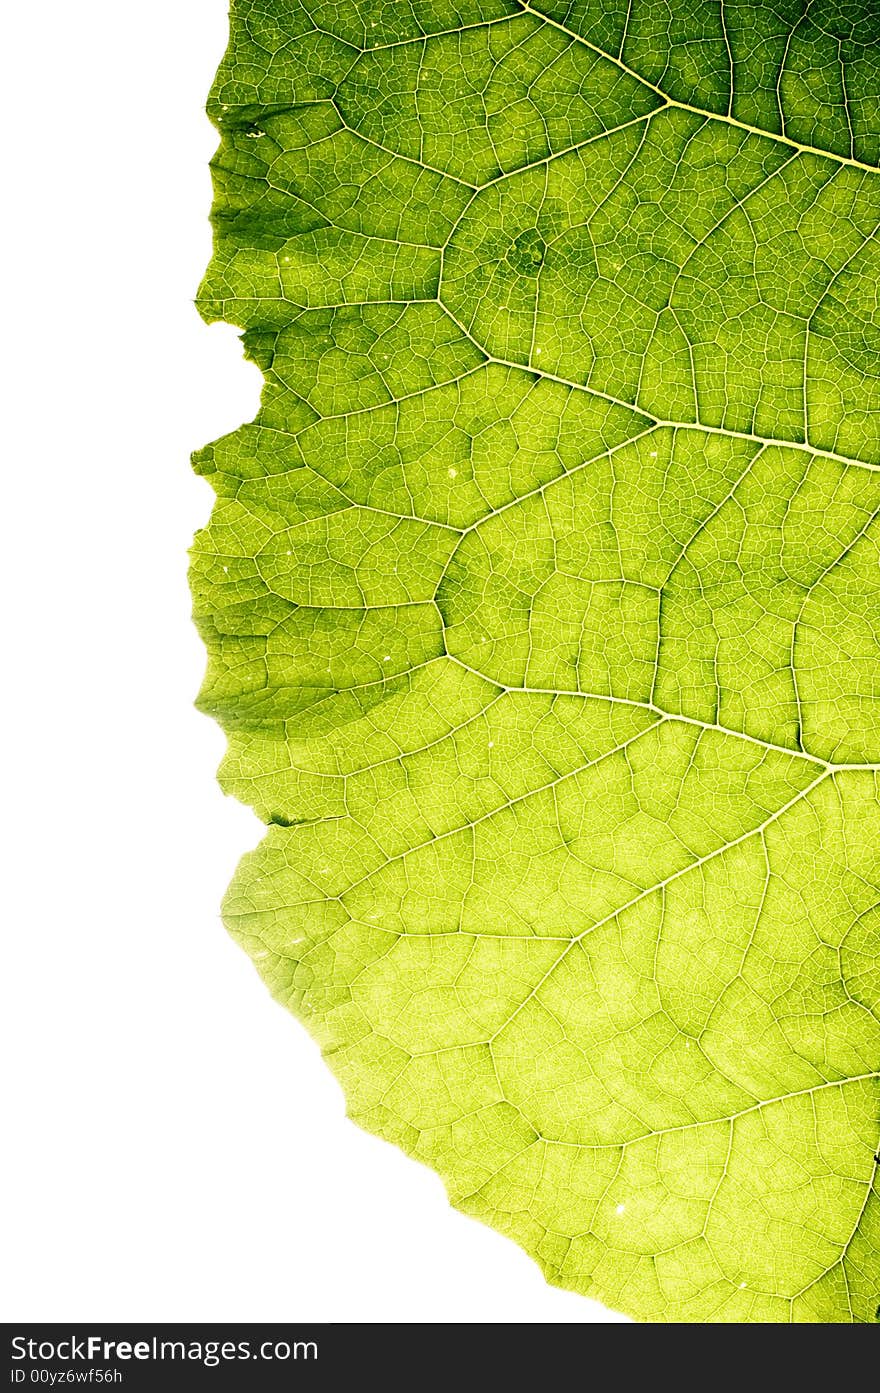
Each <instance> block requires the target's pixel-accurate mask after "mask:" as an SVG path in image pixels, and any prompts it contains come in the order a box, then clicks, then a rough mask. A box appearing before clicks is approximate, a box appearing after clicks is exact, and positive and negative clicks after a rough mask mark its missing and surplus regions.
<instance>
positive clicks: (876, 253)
mask: <svg viewBox="0 0 880 1393" xmlns="http://www.w3.org/2000/svg"><path fill="white" fill-rule="evenodd" d="M878 40H880V11H878V10H877V7H876V5H874V4H872V3H865V2H864V0H863V2H862V3H860V0H811V3H809V4H807V3H802V0H776V3H774V4H773V5H772V6H767V5H764V4H758V3H757V0H723V3H721V0H684V3H681V4H677V5H671V4H668V3H666V0H571V3H566V0H560V2H559V3H551V2H550V0H545V3H543V4H541V5H537V4H536V5H534V6H532V5H525V4H519V3H515V2H514V0H395V2H394V3H391V2H390V0H369V2H368V0H336V2H335V3H334V2H333V0H302V3H300V0H233V6H232V32H231V42H230V47H229V51H228V53H227V55H226V58H225V59H224V62H223V65H222V67H221V70H220V73H219V75H218V78H217V81H216V85H215V88H214V92H213V95H212V97H211V105H210V110H211V114H212V116H213V118H214V120H215V121H216V123H217V124H218V126H219V128H220V130H221V132H222V144H221V147H220V150H219V153H218V155H217V157H216V160H215V163H214V172H215V178H216V190H217V192H216V203H215V214H214V215H215V227H216V241H215V254H214V258H213V261H212V263H211V266H210V269H209V271H208V274H207V278H206V280H205V282H204V285H203V287H202V290H201V296H200V306H201V309H202V312H203V314H204V315H205V316H206V317H207V318H209V319H218V318H222V319H225V320H228V321H231V322H232V323H234V324H237V325H240V326H242V327H243V328H244V330H245V344H246V347H247V350H248V352H249V354H250V355H251V356H252V357H253V358H254V359H255V360H256V362H258V363H259V365H260V366H261V368H262V370H263V372H264V374H265V380H266V387H265V393H264V398H263V403H262V407H261V410H260V413H259V416H258V417H257V419H256V421H255V422H254V423H253V424H251V425H247V426H244V427H242V429H241V430H239V431H236V432H235V433H234V434H232V435H230V436H227V437H225V438H224V439H222V440H219V441H217V442H216V443H215V444H213V445H211V446H209V447H208V448H206V449H205V450H203V451H202V452H201V453H200V454H199V455H198V456H197V468H198V470H199V471H200V472H201V473H202V474H204V475H205V476H206V477H207V478H208V479H209V480H210V481H211V483H212V484H213V486H214V487H215V489H216V492H217V505H216V509H215V511H214V515H213V518H212V520H211V524H210V526H209V527H208V528H207V530H206V531H204V532H203V533H201V534H200V535H199V537H198V538H197V541H196V545H195V550H194V561H193V590H194V595H195V601H196V613H197V618H198V622H199V624H200V627H201V630H202V633H203V634H204V636H205V640H206V642H207V645H208V648H209V651H210V667H209V672H208V676H207V679H206V682H205V686H204V690H203V692H202V696H201V704H202V706H203V708H204V709H205V710H207V711H209V712H211V713H212V714H213V715H215V716H216V717H217V719H218V720H219V721H220V722H221V723H222V725H223V727H224V729H225V730H226V732H227V734H228V737H229V748H228V754H227V756H226V759H225V761H224V764H223V766H222V770H221V779H222V783H223V787H224V788H225V789H226V790H228V791H229V792H231V793H233V794H235V795H236V796H237V797H238V798H240V799H242V800H243V801H244V802H246V803H249V804H251V805H252V806H253V807H254V808H255V809H256V811H257V812H258V814H259V815H260V816H261V817H262V818H263V819H264V820H265V821H266V822H268V823H270V824H272V826H271V827H270V829H269V832H268V835H267V836H266V839H265V840H264V842H263V843H262V845H261V846H260V847H259V848H258V849H257V850H256V851H255V852H254V853H252V854H251V855H249V856H247V857H246V858H245V859H244V861H243V863H242V865H241V868H240V870H239V872H238V875H237V877H236V880H235V882H234V884H233V886H232V888H231V890H230V892H229V896H228V900H227V903H226V922H227V923H228V925H229V927H230V929H231V931H232V932H233V934H234V935H235V936H236V937H237V938H238V939H239V940H240V942H241V943H242V944H243V945H244V946H245V947H246V948H247V949H248V951H249V952H250V953H251V954H252V956H253V958H254V960H255V962H256V964H257V966H258V967H259V969H260V971H261V972H262V974H263V975H264V977H265V979H266V981H267V982H268V984H269V986H270V987H271V989H272V991H273V992H274V993H275V995H276V996H277V997H278V998H279V999H280V1000H281V1001H283V1002H285V1003H286V1004H288V1005H289V1006H290V1008H291V1009H292V1010H293V1011H295V1012H296V1014H297V1015H298V1016H299V1017H300V1019H301V1020H303V1021H304V1022H305V1023H306V1024H307V1026H308V1028H309V1029H310V1030H311V1031H312V1033H313V1034H314V1036H315V1037H316V1038H317V1040H318V1041H320V1043H321V1045H322V1047H323V1049H324V1051H325V1053H326V1057H327V1060H328V1063H329V1064H330V1066H331V1068H332V1069H333V1070H334V1072H335V1073H336V1075H337V1076H338V1078H339V1079H340V1080H341V1082H342V1085H343V1087H344V1089H345V1093H346V1096H347V1100H348V1106H349V1110H350V1113H351V1115H352V1116H353V1117H354V1118H355V1119H356V1120H357V1121H358V1122H359V1123H360V1124H361V1125H363V1126H364V1127H366V1128H368V1129H369V1130H370V1131H372V1132H375V1133H378V1134H379V1135H380V1136H383V1137H386V1138H388V1139H389V1140H391V1141H393V1142H395V1143H397V1144H398V1145H399V1146H400V1147H402V1148H403V1149H404V1150H405V1151H407V1152H408V1153H410V1154H411V1155H413V1156H415V1157H417V1158H418V1159H420V1160H421V1161H423V1162H426V1163H427V1164H429V1165H430V1166H432V1167H434V1168H435V1169H436V1171H438V1172H439V1174H440V1175H441V1176H442V1177H443V1180H444V1181H445V1183H446V1185H447V1187H448V1190H449V1194H450V1196H451V1199H452V1201H453V1203H454V1204H455V1205H457V1206H458V1207H459V1208H461V1209H463V1210H465V1211H466V1212H467V1213H469V1214H473V1215H476V1216H477V1217H479V1218H480V1219H483V1220H484V1221H486V1222H487V1223H489V1224H491V1225H493V1226H494V1227H496V1228H497V1229H499V1230H501V1232H503V1233H505V1234H508V1235H510V1236H511V1237H512V1238H514V1239H515V1240H516V1241H517V1242H518V1243H520V1244H521V1245H522V1246H523V1247H524V1248H525V1249H526V1251H527V1252H528V1253H530V1254H531V1255H532V1256H533V1257H534V1258H535V1259H536V1260H537V1261H538V1262H539V1263H540V1265H541V1267H542V1268H543V1270H544V1272H545V1273H546V1275H547V1277H548V1279H549V1280H550V1281H551V1282H554V1283H557V1284H559V1285H561V1286H564V1287H569V1288H573V1289H574V1290H576V1291H579V1292H582V1293H585V1294H588V1295H590V1296H594V1297H598V1298H599V1299H600V1300H602V1301H604V1302H605V1303H607V1304H608V1305H610V1306H612V1307H616V1308H619V1309H620V1310H622V1311H625V1312H627V1313H629V1314H630V1315H632V1316H634V1317H636V1318H638V1319H640V1320H648V1321H686V1322H716V1321H732V1322H749V1321H762V1322H765V1321H766V1322H773V1321H810V1322H872V1321H874V1320H875V1319H876V1318H877V1311H878V1305H880V1182H878V1163H877V1159H876V1157H877V1153H878V1147H880V890H878V886H880V800H878V788H877V777H878V772H880V521H878V511H880V394H878V390H877V389H878V372H880V319H878V285H880V249H878V242H877V241H876V240H872V237H873V233H874V231H875V227H876V225H877V222H878V218H880V179H878V177H877V175H876V174H875V173H874V166H875V164H876V162H877V160H878V156H880V57H878V55H880V42H878Z"/></svg>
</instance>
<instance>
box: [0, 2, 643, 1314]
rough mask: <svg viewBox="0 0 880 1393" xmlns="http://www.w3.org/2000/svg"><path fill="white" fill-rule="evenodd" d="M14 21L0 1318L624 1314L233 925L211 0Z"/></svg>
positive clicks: (7, 255)
mask: <svg viewBox="0 0 880 1393" xmlns="http://www.w3.org/2000/svg"><path fill="white" fill-rule="evenodd" d="M4 29H5V35H4V38H5V45H4V48H5V62H4V85H5V92H4V95H3V102H4V104H5V106H6V110H5V112H4V125H3V129H4V135H5V141H4V144H5V159H4V167H3V173H2V181H3V185H2V186H3V190H4V198H3V203H4V208H5V211H4V215H3V220H2V229H0V235H2V238H3V242H4V248H3V256H2V278H3V280H2V283H3V296H2V302H0V303H2V306H3V313H4V320H5V330H6V331H5V334H4V340H5V343H6V350H7V354H8V358H7V362H6V365H5V368H4V372H3V377H2V382H3V385H4V387H5V388H6V389H7V393H8V395H7V393H4V396H5V408H4V414H3V429H2V439H3V441H4V444H5V445H6V446H7V449H8V453H7V454H6V457H5V459H4V467H3V500H2V501H3V518H4V522H3V530H2V566H3V575H2V593H3V599H4V601H5V617H4V635H3V644H2V650H0V651H2V653H3V655H4V658H5V660H6V661H5V663H4V666H5V676H4V679H3V683H2V700H3V716H4V722H3V747H2V749H3V752H2V764H3V774H4V780H3V782H4V785H5V787H6V789H7V799H8V801H7V807H8V810H9V812H8V824H7V826H6V829H5V831H4V833H3V837H2V846H3V848H4V850H5V851H7V852H11V855H10V859H9V861H8V863H7V866H6V871H5V876H4V880H3V905H2V909H3V922H4V943H5V945H6V946H7V950H8V955H9V956H10V957H11V970H7V971H6V972H4V974H3V997H4V1000H3V1003H2V1023H3V1031H4V1034H7V1033H8V1038H7V1040H6V1041H5V1044H4V1059H5V1061H6V1064H7V1067H8V1072H9V1073H10V1074H11V1079H10V1082H9V1085H8V1089H9V1095H10V1096H9V1098H8V1101H7V1103H6V1106H5V1109H4V1113H5V1117H6V1119H7V1123H8V1126H7V1132H6V1138H7V1139H6V1142H5V1145H4V1150H3V1154H2V1158H0V1164H2V1167H3V1171H4V1185H3V1193H4V1201H5V1205H6V1207H7V1210H8V1214H7V1217H6V1220H5V1223H4V1263H3V1266H4V1271H5V1276H4V1282H5V1284H6V1285H5V1288H4V1290H3V1292H2V1310H0V1316H2V1318H3V1319H6V1320H20V1319H21V1320H24V1319H32V1320H52V1319H70V1320H86V1319H95V1318H100V1319H104V1320H111V1319H130V1320H137V1319H143V1320H149V1319H156V1320H165V1319H176V1320H185V1319H193V1320H208V1319H211V1320H218V1321H223V1320H230V1321H232V1320H259V1319H267V1320H332V1321H362V1322H383V1321H434V1322H453V1321H490V1322H508V1321H528V1322H577V1321H608V1320H616V1319H622V1318H621V1317H615V1316H611V1315H609V1314H608V1313H607V1312H605V1311H603V1310H602V1308H601V1307H598V1306H596V1305H594V1304H592V1303H590V1302H588V1301H585V1300H583V1299H582V1298H580V1297H576V1296H574V1295H572V1294H569V1293H565V1292H561V1291H554V1290H552V1289H551V1288H549V1287H547V1286H546V1285H545V1284H544V1281H543V1279H542V1277H541V1275H540V1273H539V1271H538V1269H537V1268H536V1267H535V1266H534V1265H533V1264H532V1263H531V1262H530V1261H529V1259H528V1258H526V1257H525V1255H524V1254H523V1253H521V1252H520V1250H519V1249H518V1248H516V1247H515V1246H514V1245H513V1244H511V1243H509V1242H508V1241H507V1240H505V1239H503V1238H502V1237H500V1236H499V1235H497V1234H495V1233H493V1232H491V1231H490V1230H488V1229H486V1228H483V1227H482V1226H480V1225H478V1224H476V1223H475V1222H473V1221H471V1220H469V1219H467V1218H464V1217H463V1216H462V1215H460V1214H457V1213H455V1212H454V1211H453V1210H452V1209H450V1207H449V1206H448V1204H447V1201H446V1198H445V1194H444V1191H443V1188H442V1186H441V1183H440V1181H439V1180H438V1179H437V1177H436V1176H434V1175H433V1174H432V1173H430V1172H429V1171H427V1170H425V1169H423V1168H422V1167H420V1166H418V1165H416V1164H415V1163H414V1162H412V1161H409V1160H407V1159H406V1158H404V1157H403V1155H401V1154H400V1153H399V1152H397V1151H396V1150H394V1149H393V1148H392V1147H390V1146H387V1145H385V1144H384V1143H383V1142H381V1141H378V1140H376V1139H375V1138H373V1137H369V1136H367V1135H365V1134H364V1133H363V1132H361V1131H359V1130H358V1129H357V1128H356V1127H355V1126H354V1125H353V1124H352V1123H350V1122H348V1121H347V1120H346V1119H345V1115H344V1105H343V1100H342V1096H341V1093H340V1091H339V1089H338V1087H337V1085H336V1083H335V1082H334V1080H333V1078H332V1077H331V1075H330V1074H329V1072H328V1071H327V1070H326V1069H325V1067H324V1066H323V1064H322V1062H321V1060H320V1056H319V1054H318V1051H317V1048H316V1047H315V1046H314V1045H313V1044H312V1042H311V1040H310V1039H309V1038H308V1036H307V1035H306V1033H305V1032H304V1030H303V1029H302V1028H301V1027H300V1026H299V1025H298V1024H297V1023H296V1022H295V1021H294V1020H293V1018H292V1017H290V1016H288V1015H287V1014H286V1013H285V1012H284V1011H282V1010H281V1009H280V1008H279V1007H277V1006H276V1005H274V1004H273V1003H272V1001H271V999H270V997H269V996H268V994H267V992H266V991H265V989H264V988H263V986H262V985H261V984H260V982H259V980H258V979H257V976H256V974H255V973H254V971H253V969H252V967H251V966H250V964H249V962H248V961H247V959H246V958H245V956H244V955H243V954H242V953H241V952H240V950H239V949H238V948H236V947H235V946H234V945H233V944H232V942H231V941H230V940H228V939H227V937H226V935H225V933H224V931H223V929H222V927H221V925H220V922H219V919H218V905H219V902H220V899H221V895H222V893H223V890H224V888H225V886H226V884H227V882H228V880H229V879H230V876H231V874H232V871H233V869H234V866H235V863H236V861H237V859H238V857H239V855H240V854H241V853H242V852H243V851H245V850H246V849H248V848H249V847H251V846H253V845H254V844H255V843H256V842H257V841H258V840H259V836H260V829H259V826H258V824H257V822H256V820H255V819H254V818H253V817H252V815H251V814H250V813H248V812H247V811H246V810H245V809H243V808H241V807H239V806H238V805H237V804H235V803H233V802H231V801H230V800H228V799H224V798H223V796H222V795H221V793H220V791H219V789H218V787H217V784H216V783H215V780H214V771H215V767H216V765H217V762H218V760H219V758H220V755H221V751H222V744H223V741H222V737H221V735H220V732H219V731H218V730H217V729H216V728H215V727H214V726H213V725H212V724H211V723H210V722H209V721H208V720H206V719H205V718H204V717H202V716H199V715H198V714H197V713H196V712H195V711H194V709H193V707H192V701H193V698H194V696H195V693H196V691H197V689H198V686H199V682H200V678H201V673H202V668H203V654H202V650H201V646H200V643H199V640H198V638H197V636H196V634H195V631H194V630H193V628H192V627H191V624H190V621H189V596H188V592H187V586H186V578H185V571H186V550H187V546H188V544H189V542H190V539H191V536H192V533H193V532H194V531H195V529H196V528H197V527H199V526H200V525H201V524H203V523H204V522H205V520H206V518H207V515H208V511H209V506H210V492H209V489H208V487H207V485H206V484H205V483H204V482H203V481H200V480H198V479H196V478H195V477H194V476H193V475H192V474H191V473H190V470H189V465H188V454H189V452H190V450H192V449H193V448H195V447H197V446H199V445H201V444H203V443H204V442H206V441H208V440H210V439H212V438H213V437H215V436H217V435H220V434H222V433H223V432H225V431H227V430H231V429H233V428H235V427H236V426H237V425H239V424H240V423H241V422H242V421H244V420H248V419H250V418H251V417H252V416H253V414H254V412H255V410H256V406H257V398H258V391H259V376H258V374H257V371H256V369H255V368H254V367H252V366H249V365H247V364H246V363H244V362H243V360H242V357H241V352H240V347H239V344H238V340H237V335H236V332H235V331H234V330H233V329H231V328H229V327H228V326H214V327H213V328H210V329H209V328H206V327H205V326H204V325H203V324H202V323H201V321H200V319H199V318H198V316H197V314H196V312H195V310H194V309H193V308H192V304H191V300H192V297H193V295H194V293H195V290H196V287H197V284H198V281H199V278H200V275H201V272H202V270H203V268H204V266H205V264H206V262H207V259H208V256H209V250H210V233H209V228H208V224H207V220H206V219H207V212H208V207H209V202H210V184H209V174H208V160H209V158H210V156H211V154H212V151H213V149H214V146H215V144H216V139H215V134H214V132H213V131H212V129H211V127H210V125H209V124H208V122H207V119H206V118H205V117H204V115H203V114H202V108H203V104H204V99H205V96H206V94H207V91H208V88H209V86H210V82H211V79H212V76H213V73H214V70H215V68H216V66H217V63H218V61H219V59H220V56H221V54H222V51H223V49H224V47H225V42H226V13H225V0H151V3H150V4H134V3H123V0H93V3H83V4H76V5H74V4H71V3H70V2H69V0H53V3H42V4H40V5H35V4H31V5H16V6H12V7H9V11H8V13H7V16H6V20H5V25H4ZM10 437H11V440H10Z"/></svg>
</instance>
